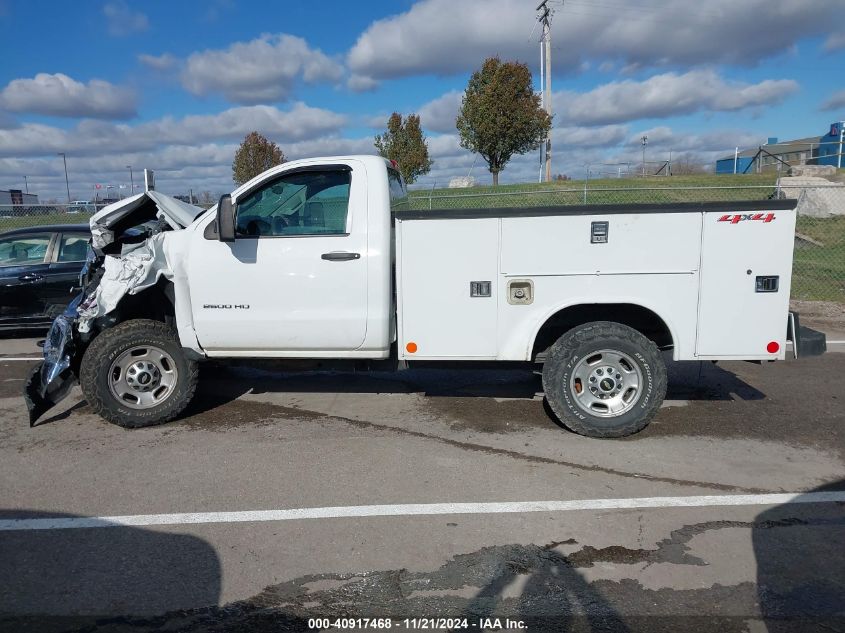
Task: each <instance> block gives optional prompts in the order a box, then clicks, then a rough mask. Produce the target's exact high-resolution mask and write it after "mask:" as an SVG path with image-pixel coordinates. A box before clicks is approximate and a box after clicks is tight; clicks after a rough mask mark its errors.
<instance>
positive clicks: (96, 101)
mask: <svg viewBox="0 0 845 633" xmlns="http://www.w3.org/2000/svg"><path fill="white" fill-rule="evenodd" d="M0 106H2V107H3V108H5V109H6V110H8V111H10V112H27V113H32V114H46V115H50V116H62V117H93V118H101V119H126V118H130V117H132V116H134V115H135V95H134V94H133V93H132V91H131V90H129V89H127V88H123V87H120V86H116V85H114V84H111V83H109V82H108V81H103V80H101V79H92V80H91V81H89V82H88V83H87V84H84V83H82V82H79V81H76V80H75V79H72V78H71V77H68V76H67V75H63V74H62V73H56V74H54V75H51V74H49V73H38V74H37V75H36V76H35V77H34V78H32V79H15V80H13V81H11V82H9V84H8V85H7V86H6V87H5V88H4V89H3V91H2V92H0Z"/></svg>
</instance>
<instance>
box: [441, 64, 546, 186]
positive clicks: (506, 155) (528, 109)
mask: <svg viewBox="0 0 845 633" xmlns="http://www.w3.org/2000/svg"><path fill="white" fill-rule="evenodd" d="M455 124H456V125H457V128H458V133H459V134H460V136H461V147H463V148H465V149H468V150H470V151H472V152H476V153H478V154H480V155H481V157H482V158H483V159H484V160H485V161H487V166H488V168H489V169H490V173H491V174H493V185H498V184H499V172H500V171H502V169H504V167H505V165H507V163H508V161H510V159H511V158H512V157H513V155H514V154H524V153H526V152H529V151H532V150H535V149H537V148H538V147H540V143H542V142H543V140H545V138H546V136H548V133H549V130H550V129H551V127H552V119H551V117H550V116H549V114H548V113H547V112H546V111H545V110H543V108H542V107H540V96H539V95H538V94H536V93H535V92H534V88H533V87H532V83H531V71H530V70H528V66H526V65H525V64H522V63H520V62H502V61H501V60H500V59H499V58H498V57H490V58H488V59H486V60H484V64H483V65H482V66H481V69H480V70H477V71H475V72H474V73H473V74H472V77H470V79H469V83H468V84H467V88H466V91H465V92H464V97H463V102H462V105H461V111H460V114H459V115H458V118H457V120H456V122H455Z"/></svg>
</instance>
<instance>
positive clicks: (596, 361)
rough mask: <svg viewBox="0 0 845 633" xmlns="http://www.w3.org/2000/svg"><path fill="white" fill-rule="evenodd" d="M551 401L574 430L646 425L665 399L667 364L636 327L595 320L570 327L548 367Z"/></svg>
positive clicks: (614, 430) (594, 433)
mask: <svg viewBox="0 0 845 633" xmlns="http://www.w3.org/2000/svg"><path fill="white" fill-rule="evenodd" d="M543 389H544V390H545V392H546V400H547V401H548V403H549V406H550V407H551V409H552V411H553V412H554V413H555V415H557V417H558V418H559V419H560V421H561V422H562V423H563V424H564V425H565V426H566V427H567V428H568V429H570V430H572V431H574V432H576V433H579V434H580V435H586V436H588V437H596V438H611V437H624V436H626V435H632V434H634V433H637V432H639V431H641V430H642V429H644V428H645V427H646V425H648V423H649V422H650V421H651V419H652V418H653V417H654V415H655V414H656V413H657V410H658V409H659V408H660V405H661V404H662V403H663V399H664V398H665V397H666V365H665V363H664V362H663V358H662V356H661V354H660V350H658V349H657V346H656V345H655V344H654V343H653V342H652V341H651V340H649V339H648V338H646V337H645V336H643V335H642V334H641V333H640V332H638V331H637V330H635V329H633V328H630V327H628V326H627V325H622V324H620V323H614V322H611V321H595V322H592V323H587V324H585V325H582V326H580V327H578V328H575V329H573V330H570V331H569V332H567V333H566V334H564V335H563V336H561V337H560V338H559V339H558V340H557V342H556V343H555V344H554V345H552V347H551V349H550V350H549V354H548V357H547V359H546V362H545V364H544V366H543Z"/></svg>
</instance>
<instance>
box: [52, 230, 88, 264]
mask: <svg viewBox="0 0 845 633" xmlns="http://www.w3.org/2000/svg"><path fill="white" fill-rule="evenodd" d="M87 255H88V236H87V235H85V234H84V233H76V234H74V233H63V234H62V240H61V242H59V254H58V256H57V257H56V261H57V262H84V261H85V257H86V256H87Z"/></svg>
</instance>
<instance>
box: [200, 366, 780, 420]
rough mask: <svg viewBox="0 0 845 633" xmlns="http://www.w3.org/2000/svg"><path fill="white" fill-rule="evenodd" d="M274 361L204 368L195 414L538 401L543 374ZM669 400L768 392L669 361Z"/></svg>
mask: <svg viewBox="0 0 845 633" xmlns="http://www.w3.org/2000/svg"><path fill="white" fill-rule="evenodd" d="M278 367H283V365H281V364H279V365H277V366H275V367H274V364H273V363H262V364H252V363H250V364H245V363H238V364H235V365H226V364H223V363H208V364H205V365H203V366H202V370H201V374H200V376H201V377H200V384H199V388H198V390H197V396H196V398H195V399H194V402H193V403H192V404H191V407H190V408H189V410H188V411H187V412H186V415H196V414H198V413H203V412H205V411H208V410H211V409H214V408H216V407H218V406H220V405H222V404H226V403H228V402H231V401H232V400H236V399H237V398H239V397H241V396H243V395H244V394H246V393H255V394H262V393H327V394H329V393H391V394H396V393H420V394H422V395H425V396H428V397H433V398H501V399H526V400H531V399H534V398H535V396H537V395H538V394H542V391H543V387H542V384H541V380H540V376H539V375H537V374H535V373H533V372H532V371H529V370H521V369H515V370H490V369H483V370H461V369H409V370H406V371H403V372H398V373H390V372H367V371H321V370H313V371H304V372H303V371H285V370H283V369H280V368H278ZM668 371H669V388H668V393H667V394H666V397H667V399H669V400H734V399H740V400H760V399H763V398H765V394H764V393H763V392H761V391H760V390H759V389H757V388H755V387H754V386H752V385H749V384H748V383H746V382H745V381H743V380H742V379H740V378H739V377H737V376H736V375H735V374H734V373H733V372H731V371H729V370H727V369H725V368H723V367H721V366H719V365H714V364H713V363H710V362H685V363H672V362H670V363H668Z"/></svg>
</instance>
